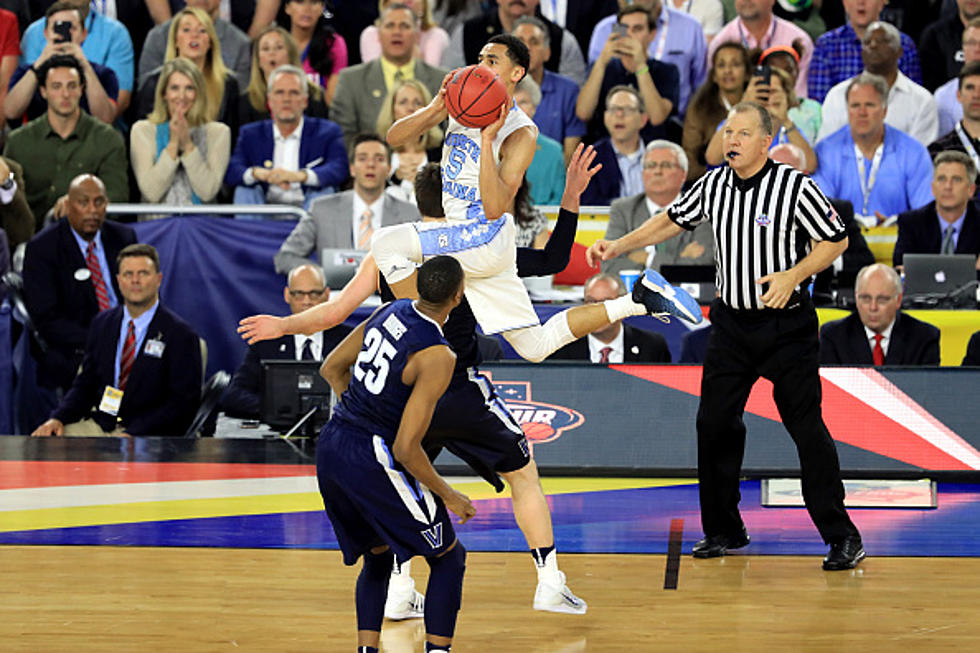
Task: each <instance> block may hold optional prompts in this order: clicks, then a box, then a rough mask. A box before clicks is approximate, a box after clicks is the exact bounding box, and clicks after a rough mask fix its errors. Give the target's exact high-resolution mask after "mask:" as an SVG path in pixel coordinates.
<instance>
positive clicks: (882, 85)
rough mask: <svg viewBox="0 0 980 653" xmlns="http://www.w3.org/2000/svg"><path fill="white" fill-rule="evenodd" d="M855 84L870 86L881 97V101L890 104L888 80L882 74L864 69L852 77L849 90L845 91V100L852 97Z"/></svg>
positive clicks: (848, 86)
mask: <svg viewBox="0 0 980 653" xmlns="http://www.w3.org/2000/svg"><path fill="white" fill-rule="evenodd" d="M855 86H870V87H871V88H873V89H874V90H875V93H877V94H878V97H879V98H881V103H882V104H884V105H886V106H887V104H888V82H887V81H885V78H884V77H882V76H881V75H875V74H874V73H869V72H868V71H866V70H865V71H864V72H862V73H861V74H859V75H855V76H854V77H852V78H851V82H850V83H849V84H848V85H847V90H846V91H845V92H844V101H845V102H846V101H848V100H850V99H851V89H852V88H854V87H855Z"/></svg>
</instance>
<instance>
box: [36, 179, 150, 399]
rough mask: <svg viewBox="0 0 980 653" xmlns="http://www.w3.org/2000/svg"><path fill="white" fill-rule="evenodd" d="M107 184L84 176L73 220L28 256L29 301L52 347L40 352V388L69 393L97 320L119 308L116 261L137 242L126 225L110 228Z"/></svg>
mask: <svg viewBox="0 0 980 653" xmlns="http://www.w3.org/2000/svg"><path fill="white" fill-rule="evenodd" d="M108 203H109V199H108V197H107V196H106V189H105V186H104V185H103V183H102V180H101V179H99V178H98V177H97V176H95V175H90V174H84V175H79V176H78V177H76V178H75V179H74V180H72V182H71V187H70V188H69V191H68V202H67V209H68V217H67V219H65V220H59V221H58V222H56V223H54V224H53V225H51V226H49V227H48V228H47V229H45V230H44V231H42V232H41V233H39V234H38V235H36V236H34V238H32V239H31V241H30V242H29V243H28V244H27V250H26V252H25V255H24V300H25V301H26V303H27V308H28V310H29V311H30V313H31V318H32V319H33V320H34V324H35V325H36V326H37V330H38V333H39V334H40V335H41V337H42V338H44V340H45V341H46V342H47V344H48V352H47V354H46V355H44V356H37V355H38V354H39V353H40V352H39V350H37V348H36V347H35V348H34V353H35V355H36V357H37V361H38V384H39V385H40V386H41V387H44V388H49V389H52V390H53V389H58V388H60V389H67V388H68V387H69V386H70V385H71V382H72V379H74V378H75V371H76V370H77V369H78V364H79V363H80V362H81V361H82V351H83V348H84V346H85V340H86V337H87V335H88V330H89V324H90V323H91V322H92V318H94V317H95V315H96V314H97V313H99V312H101V311H105V310H108V309H110V308H114V307H115V306H117V305H118V303H119V301H118V298H119V297H120V294H119V286H118V285H117V284H116V273H117V272H118V268H117V267H116V256H118V254H119V252H120V251H122V249H123V248H124V247H126V246H127V245H131V244H133V243H135V242H136V234H135V232H133V230H132V229H131V228H129V227H127V226H125V225H121V224H118V223H115V222H106V219H105V214H106V207H107V206H108Z"/></svg>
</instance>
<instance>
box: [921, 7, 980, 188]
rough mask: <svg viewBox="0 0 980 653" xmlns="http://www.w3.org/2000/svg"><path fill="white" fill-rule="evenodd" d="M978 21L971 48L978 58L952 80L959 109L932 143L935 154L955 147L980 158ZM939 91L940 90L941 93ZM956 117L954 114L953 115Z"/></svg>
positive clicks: (932, 150) (979, 38)
mask: <svg viewBox="0 0 980 653" xmlns="http://www.w3.org/2000/svg"><path fill="white" fill-rule="evenodd" d="M976 23H977V26H976V28H971V29H972V31H973V32H974V33H975V38H976V39H977V45H976V47H974V48H971V50H975V51H976V53H977V57H978V58H977V60H976V61H972V62H970V63H968V64H966V65H965V66H963V70H961V71H960V74H959V76H958V77H957V78H956V79H954V80H952V83H953V85H954V87H953V92H954V97H955V99H956V108H957V109H958V110H959V111H958V112H957V114H956V119H955V122H953V123H952V124H951V125H950V126H949V130H948V131H947V132H946V133H945V134H944V135H943V136H942V137H940V138H939V140H937V141H936V142H934V143H932V144H930V145H929V154H930V155H931V156H932V157H935V156H936V155H937V154H939V153H940V152H946V151H950V150H953V151H957V152H964V153H966V154H969V155H970V157H971V158H974V157H977V160H980V157H978V155H977V152H978V151H980V149H978V148H980V18H977V19H976ZM938 93H939V91H937V95H938ZM952 117H953V116H952V115H951V116H950V118H951V119H952ZM974 167H976V166H974ZM978 181H980V179H978Z"/></svg>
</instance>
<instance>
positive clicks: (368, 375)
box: [354, 328, 398, 395]
mask: <svg viewBox="0 0 980 653" xmlns="http://www.w3.org/2000/svg"><path fill="white" fill-rule="evenodd" d="M397 353H398V350H397V349H395V346H394V345H393V344H391V343H390V342H388V341H387V340H385V337H384V336H383V335H381V332H380V331H378V330H377V329H375V328H372V329H370V330H369V331H368V332H367V333H365V334H364V349H362V350H361V353H360V354H358V355H357V361H356V362H355V363H354V378H355V379H357V380H358V381H360V382H361V383H362V384H363V385H364V387H365V388H367V390H368V392H370V393H371V394H375V395H377V394H381V391H382V390H384V387H385V381H387V380H388V371H389V370H390V369H391V367H390V365H389V363H390V361H391V359H392V358H394V357H395V355H396V354H397ZM362 365H366V366H368V368H367V369H364V368H363V367H362Z"/></svg>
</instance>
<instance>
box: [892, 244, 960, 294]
mask: <svg viewBox="0 0 980 653" xmlns="http://www.w3.org/2000/svg"><path fill="white" fill-rule="evenodd" d="M902 263H903V264H904V266H905V294H906V295H926V294H942V295H947V294H949V293H952V292H954V291H956V290H959V289H962V288H963V287H964V286H966V285H967V284H968V283H970V282H971V281H976V278H977V272H976V266H977V259H976V257H975V256H973V255H972V254H953V255H949V254H906V255H905V256H903V257H902Z"/></svg>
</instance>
